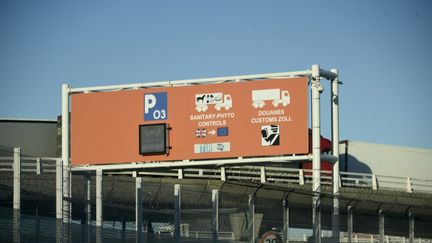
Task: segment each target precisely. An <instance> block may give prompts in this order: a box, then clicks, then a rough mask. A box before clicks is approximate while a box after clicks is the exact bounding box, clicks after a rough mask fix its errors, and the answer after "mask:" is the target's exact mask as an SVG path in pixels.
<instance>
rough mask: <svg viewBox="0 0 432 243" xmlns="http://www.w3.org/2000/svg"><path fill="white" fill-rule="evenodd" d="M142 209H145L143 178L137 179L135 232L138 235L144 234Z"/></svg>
mask: <svg viewBox="0 0 432 243" xmlns="http://www.w3.org/2000/svg"><path fill="white" fill-rule="evenodd" d="M142 207H143V192H142V177H136V178H135V230H136V231H137V232H138V234H141V232H142V228H143V227H142Z"/></svg>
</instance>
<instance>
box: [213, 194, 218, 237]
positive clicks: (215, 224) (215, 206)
mask: <svg viewBox="0 0 432 243" xmlns="http://www.w3.org/2000/svg"><path fill="white" fill-rule="evenodd" d="M212 235H213V242H218V235H219V191H218V190H212Z"/></svg>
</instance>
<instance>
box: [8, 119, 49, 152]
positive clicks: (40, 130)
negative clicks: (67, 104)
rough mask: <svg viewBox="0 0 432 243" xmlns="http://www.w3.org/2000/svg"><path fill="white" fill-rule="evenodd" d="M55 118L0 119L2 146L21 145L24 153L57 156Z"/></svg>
mask: <svg viewBox="0 0 432 243" xmlns="http://www.w3.org/2000/svg"><path fill="white" fill-rule="evenodd" d="M56 137H57V123H56V121H55V120H52V121H51V120H12V119H0V147H2V148H5V147H8V148H13V147H21V149H22V153H23V154H24V155H28V156H35V157H56V149H57V142H56Z"/></svg>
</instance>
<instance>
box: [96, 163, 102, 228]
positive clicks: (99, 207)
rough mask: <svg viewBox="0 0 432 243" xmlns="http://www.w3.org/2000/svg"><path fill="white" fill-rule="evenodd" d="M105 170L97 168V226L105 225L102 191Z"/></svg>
mask: <svg viewBox="0 0 432 243" xmlns="http://www.w3.org/2000/svg"><path fill="white" fill-rule="evenodd" d="M102 178H103V171H102V170H101V169H98V170H96V226H99V227H102V225H103V193H102V182H103V181H102Z"/></svg>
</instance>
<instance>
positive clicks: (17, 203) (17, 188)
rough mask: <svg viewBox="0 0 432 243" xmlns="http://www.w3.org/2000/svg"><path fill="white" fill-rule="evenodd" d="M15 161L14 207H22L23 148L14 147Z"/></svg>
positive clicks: (15, 208) (17, 208) (18, 208)
mask: <svg viewBox="0 0 432 243" xmlns="http://www.w3.org/2000/svg"><path fill="white" fill-rule="evenodd" d="M13 158H14V162H13V185H14V187H13V209H14V210H18V211H19V210H20V209H21V148H14V157H13Z"/></svg>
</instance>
